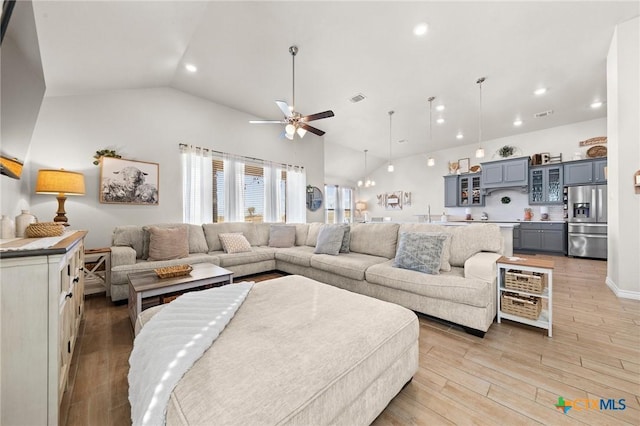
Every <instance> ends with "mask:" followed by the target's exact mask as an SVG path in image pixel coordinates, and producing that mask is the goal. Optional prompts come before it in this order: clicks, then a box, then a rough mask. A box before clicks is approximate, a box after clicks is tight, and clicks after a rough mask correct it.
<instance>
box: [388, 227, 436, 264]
mask: <svg viewBox="0 0 640 426" xmlns="http://www.w3.org/2000/svg"><path fill="white" fill-rule="evenodd" d="M446 239H447V236H446V235H443V234H434V233H425V232H402V233H400V241H399V242H398V250H396V258H395V260H394V261H393V266H394V267H396V268H402V269H411V270H412V271H418V272H424V273H426V274H432V275H436V274H438V273H439V271H440V258H441V257H442V248H443V247H444V242H445V240H446Z"/></svg>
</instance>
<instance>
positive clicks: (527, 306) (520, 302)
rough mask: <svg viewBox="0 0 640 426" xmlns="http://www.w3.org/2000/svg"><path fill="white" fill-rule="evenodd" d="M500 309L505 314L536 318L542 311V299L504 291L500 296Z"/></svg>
mask: <svg viewBox="0 0 640 426" xmlns="http://www.w3.org/2000/svg"><path fill="white" fill-rule="evenodd" d="M501 300H502V303H501V304H500V305H501V306H500V310H501V311H502V312H505V313H507V314H512V315H517V316H519V317H524V318H529V319H531V320H537V319H538V317H539V316H540V312H542V299H540V298H539V297H535V296H523V295H520V294H517V293H510V292H508V291H505V292H503V293H502V296H501Z"/></svg>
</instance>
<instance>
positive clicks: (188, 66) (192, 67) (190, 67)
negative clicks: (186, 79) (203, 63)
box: [184, 64, 198, 72]
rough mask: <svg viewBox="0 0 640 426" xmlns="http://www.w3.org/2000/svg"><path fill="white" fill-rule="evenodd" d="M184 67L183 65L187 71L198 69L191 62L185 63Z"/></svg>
mask: <svg viewBox="0 0 640 426" xmlns="http://www.w3.org/2000/svg"><path fill="white" fill-rule="evenodd" d="M184 67H185V68H186V69H187V71H189V72H196V71H198V67H196V66H195V65H193V64H186V65H185V66H184Z"/></svg>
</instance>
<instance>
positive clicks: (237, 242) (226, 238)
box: [218, 232, 251, 253]
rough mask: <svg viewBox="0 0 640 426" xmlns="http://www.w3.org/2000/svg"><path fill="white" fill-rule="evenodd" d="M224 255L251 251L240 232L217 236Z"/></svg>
mask: <svg viewBox="0 0 640 426" xmlns="http://www.w3.org/2000/svg"><path fill="white" fill-rule="evenodd" d="M218 238H220V243H221V244H222V249H223V250H224V252H225V253H246V252H249V251H251V244H249V241H247V239H246V238H245V236H244V235H242V233H240V232H230V233H226V234H218Z"/></svg>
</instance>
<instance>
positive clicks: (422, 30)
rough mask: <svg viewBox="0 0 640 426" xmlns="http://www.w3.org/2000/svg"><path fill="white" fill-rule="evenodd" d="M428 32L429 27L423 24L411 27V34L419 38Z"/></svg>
mask: <svg viewBox="0 0 640 426" xmlns="http://www.w3.org/2000/svg"><path fill="white" fill-rule="evenodd" d="M428 30H429V26H428V25H427V24H425V23H424V22H422V23H420V24H418V25H416V26H415V27H413V34H414V35H416V36H418V37H420V36H423V35H425V34H426V33H427V31H428Z"/></svg>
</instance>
